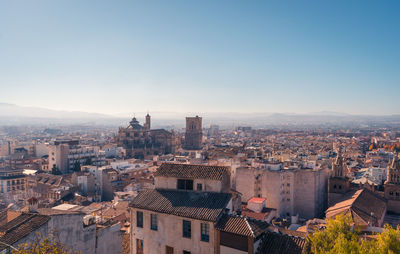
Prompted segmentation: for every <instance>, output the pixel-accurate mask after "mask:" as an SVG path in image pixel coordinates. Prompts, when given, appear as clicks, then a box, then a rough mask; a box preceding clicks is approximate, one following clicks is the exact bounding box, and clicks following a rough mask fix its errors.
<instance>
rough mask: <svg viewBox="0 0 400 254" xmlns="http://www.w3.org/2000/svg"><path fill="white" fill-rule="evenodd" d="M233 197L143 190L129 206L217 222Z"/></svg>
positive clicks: (208, 193)
mask: <svg viewBox="0 0 400 254" xmlns="http://www.w3.org/2000/svg"><path fill="white" fill-rule="evenodd" d="M231 197H232V195H231V194H230V193H216V192H188V191H175V190H143V191H141V192H140V193H139V194H138V195H137V196H136V197H135V199H134V200H133V201H132V202H131V203H130V204H129V206H130V207H134V208H139V209H144V210H150V211H155V212H159V213H166V214H173V215H176V216H181V217H187V218H192V219H198V220H206V221H214V222H215V221H216V220H217V218H218V216H219V215H220V213H221V212H222V211H223V210H224V209H225V208H226V206H227V205H228V203H229V201H230V199H231Z"/></svg>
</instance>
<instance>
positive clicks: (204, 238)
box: [201, 223, 210, 242]
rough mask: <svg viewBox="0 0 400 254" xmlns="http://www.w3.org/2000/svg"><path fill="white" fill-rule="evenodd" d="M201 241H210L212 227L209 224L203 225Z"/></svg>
mask: <svg viewBox="0 0 400 254" xmlns="http://www.w3.org/2000/svg"><path fill="white" fill-rule="evenodd" d="M201 240H202V241H203V242H208V241H210V227H209V225H208V224H207V223H201Z"/></svg>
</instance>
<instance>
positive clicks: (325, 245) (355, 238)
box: [308, 215, 400, 254]
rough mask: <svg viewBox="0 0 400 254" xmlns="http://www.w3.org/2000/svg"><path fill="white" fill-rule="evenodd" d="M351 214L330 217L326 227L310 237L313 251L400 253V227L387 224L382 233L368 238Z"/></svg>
mask: <svg viewBox="0 0 400 254" xmlns="http://www.w3.org/2000/svg"><path fill="white" fill-rule="evenodd" d="M353 224H354V223H353V220H352V218H351V217H350V216H346V215H338V216H337V217H336V219H328V221H327V224H326V229H323V230H319V231H317V232H315V233H314V234H313V235H312V236H310V237H309V239H308V240H309V243H310V244H311V252H312V253H316V254H322V253H328V254H333V253H344V254H347V253H348V254H394V253H400V228H399V227H397V228H396V229H393V228H392V227H391V226H389V225H385V228H384V229H383V231H382V233H378V234H376V235H375V236H374V237H373V238H371V237H370V238H369V239H366V238H365V237H363V236H362V234H361V232H360V230H358V229H357V228H356V227H353V226H352V225H353Z"/></svg>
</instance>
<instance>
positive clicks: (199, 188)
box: [197, 183, 203, 191]
mask: <svg viewBox="0 0 400 254" xmlns="http://www.w3.org/2000/svg"><path fill="white" fill-rule="evenodd" d="M197 190H198V191H202V190H203V185H202V184H201V183H198V184H197Z"/></svg>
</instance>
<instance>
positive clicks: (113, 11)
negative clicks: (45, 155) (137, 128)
mask: <svg viewBox="0 0 400 254" xmlns="http://www.w3.org/2000/svg"><path fill="white" fill-rule="evenodd" d="M399 10H400V2H399V1H385V2H376V1H361V0H360V1H351V2H349V1H335V2H329V3H326V2H321V1H311V0H310V1H306V2H291V3H289V2H281V1H254V2H250V3H248V2H239V1H217V2H215V1H200V2H196V1H175V0H173V1H168V2H165V1H118V2H109V1H101V0H99V1H67V0H60V1H50V0H39V1H1V2H0V46H1V47H0V88H1V93H0V101H1V102H5V103H11V104H16V105H19V106H27V107H41V108H48V109H54V110H65V111H82V112H92V113H100V114H107V115H119V116H120V115H133V114H134V113H135V112H136V113H138V112H147V111H149V112H176V113H186V112H189V113H192V114H202V113H204V112H206V113H210V114H216V113H227V112H231V113H234V112H237V113H242V114H243V113H247V112H248V113H256V114H259V113H271V114H273V113H283V114H288V113H294V114H309V113H314V112H339V113H343V114H353V115H392V114H399V113H400V110H399V109H400V100H399V99H398V96H399V94H400V75H399V73H398V70H399V69H400V61H398V59H400V50H398V45H400V33H399V32H398V28H399V27H400V15H398V12H399Z"/></svg>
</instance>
